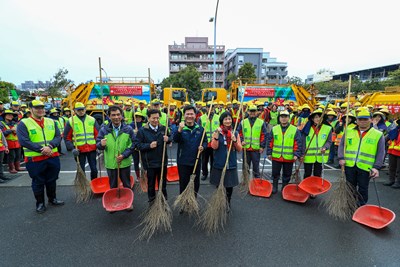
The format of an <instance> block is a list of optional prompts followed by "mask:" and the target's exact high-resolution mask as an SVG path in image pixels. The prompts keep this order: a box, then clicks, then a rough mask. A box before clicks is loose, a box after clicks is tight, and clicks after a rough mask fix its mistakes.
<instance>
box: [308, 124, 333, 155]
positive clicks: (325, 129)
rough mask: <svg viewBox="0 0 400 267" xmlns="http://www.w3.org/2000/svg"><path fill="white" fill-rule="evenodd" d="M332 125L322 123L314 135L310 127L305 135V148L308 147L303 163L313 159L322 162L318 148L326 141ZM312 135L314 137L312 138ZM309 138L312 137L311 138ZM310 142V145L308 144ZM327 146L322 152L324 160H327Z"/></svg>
mask: <svg viewBox="0 0 400 267" xmlns="http://www.w3.org/2000/svg"><path fill="white" fill-rule="evenodd" d="M331 131H332V127H331V126H328V125H325V124H322V125H321V129H320V130H319V133H318V134H315V135H314V128H312V127H311V129H310V133H309V134H308V136H306V148H307V147H308V151H307V154H306V155H305V156H304V163H315V161H317V162H319V163H322V154H321V151H320V149H321V148H322V147H324V146H325V143H326V142H327V141H328V137H329V134H330V133H331ZM313 136H314V138H313ZM311 138H313V139H312V140H311ZM310 142H311V144H310V146H308V144H309V143H310ZM328 156H329V148H328V149H327V150H326V151H325V153H324V162H325V163H326V162H327V161H328Z"/></svg>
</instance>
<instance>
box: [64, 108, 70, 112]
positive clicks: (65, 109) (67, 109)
mask: <svg viewBox="0 0 400 267" xmlns="http://www.w3.org/2000/svg"><path fill="white" fill-rule="evenodd" d="M63 111H64V112H65V111H71V110H70V109H69V108H64V110H63Z"/></svg>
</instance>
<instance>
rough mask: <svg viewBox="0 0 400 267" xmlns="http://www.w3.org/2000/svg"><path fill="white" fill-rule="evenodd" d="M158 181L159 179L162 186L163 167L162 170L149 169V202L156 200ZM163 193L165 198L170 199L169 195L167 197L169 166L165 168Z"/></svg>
mask: <svg viewBox="0 0 400 267" xmlns="http://www.w3.org/2000/svg"><path fill="white" fill-rule="evenodd" d="M156 179H157V182H158V184H160V180H161V167H160V168H148V169H147V196H148V198H149V202H151V201H153V200H154V199H155V198H156ZM162 192H163V194H164V196H165V198H168V195H167V166H165V167H164V173H163V185H162Z"/></svg>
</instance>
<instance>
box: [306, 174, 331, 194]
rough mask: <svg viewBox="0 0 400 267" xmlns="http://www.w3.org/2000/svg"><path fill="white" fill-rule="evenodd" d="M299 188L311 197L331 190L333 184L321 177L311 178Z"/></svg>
mask: <svg viewBox="0 0 400 267" xmlns="http://www.w3.org/2000/svg"><path fill="white" fill-rule="evenodd" d="M299 187H300V188H301V189H302V190H304V191H306V192H307V193H309V194H310V195H314V196H316V195H320V194H323V193H326V192H328V191H329V189H331V187H332V184H331V182H329V181H328V180H325V179H323V178H322V177H319V176H310V177H307V178H306V179H304V180H303V181H301V183H300V184H299Z"/></svg>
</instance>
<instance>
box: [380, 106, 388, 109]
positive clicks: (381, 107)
mask: <svg viewBox="0 0 400 267" xmlns="http://www.w3.org/2000/svg"><path fill="white" fill-rule="evenodd" d="M387 108H388V106H385V105H382V106H379V109H387Z"/></svg>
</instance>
